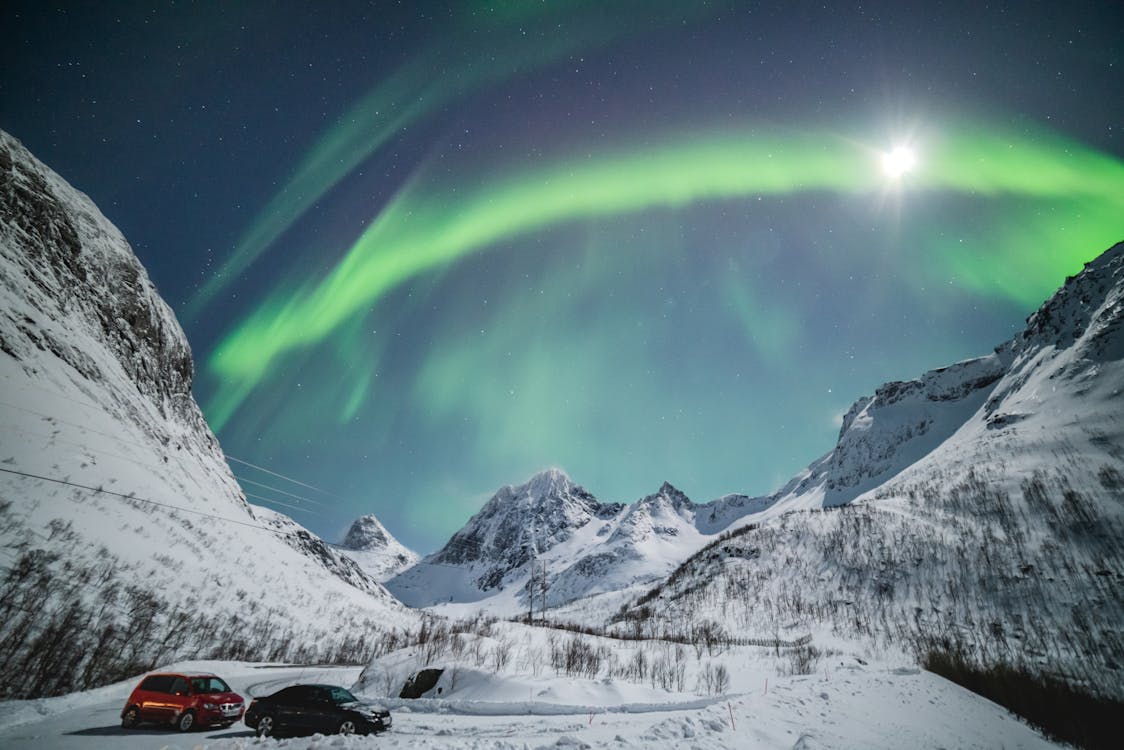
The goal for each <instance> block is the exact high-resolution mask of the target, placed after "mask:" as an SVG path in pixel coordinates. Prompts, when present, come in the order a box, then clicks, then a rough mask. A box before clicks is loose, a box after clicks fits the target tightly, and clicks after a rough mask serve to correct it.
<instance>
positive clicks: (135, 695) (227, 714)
mask: <svg viewBox="0 0 1124 750" xmlns="http://www.w3.org/2000/svg"><path fill="white" fill-rule="evenodd" d="M243 709H244V701H243V700H242V696H240V695H238V693H235V692H234V691H233V690H231V689H230V686H229V685H227V684H226V682H224V681H223V680H222V679H221V678H219V677H217V676H215V675H213V674H209V673H203V672H198V673H196V672H161V673H159V674H150V675H148V676H147V677H145V678H144V679H143V680H141V682H140V684H139V685H137V687H136V688H135V689H134V690H133V692H132V693H131V694H130V695H129V700H127V701H125V708H123V709H122V710H121V726H123V727H125V728H126V729H131V728H133V727H135V726H136V725H137V724H140V723H141V722H142V721H148V722H154V723H157V724H171V725H173V726H174V727H175V728H176V729H178V730H180V731H181V732H187V731H189V730H191V729H194V728H195V727H196V726H197V725H198V726H216V725H217V726H223V727H228V726H230V725H231V724H233V723H234V722H236V721H238V720H239V719H241V718H242V711H243Z"/></svg>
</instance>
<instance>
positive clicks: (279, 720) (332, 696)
mask: <svg viewBox="0 0 1124 750" xmlns="http://www.w3.org/2000/svg"><path fill="white" fill-rule="evenodd" d="M243 721H245V722H246V726H248V727H250V728H251V729H254V730H256V731H257V734H258V736H259V737H269V736H271V735H276V734H288V733H292V734H306V733H307V734H311V733H312V732H320V733H322V734H332V733H337V734H370V733H372V732H384V731H386V730H387V729H389V728H390V723H391V719H390V712H389V711H387V710H386V709H385V708H383V707H382V706H379V705H375V704H373V703H363V702H361V701H360V700H359V699H358V698H356V697H355V696H354V695H352V694H351V693H350V692H348V691H347V690H345V689H343V688H341V687H336V686H334V685H293V686H291V687H287V688H284V689H282V690H278V691H277V692H276V693H274V694H273V695H271V696H269V697H267V698H255V699H254V700H253V702H251V703H250V707H249V708H248V709H246V716H245V717H244V718H243Z"/></svg>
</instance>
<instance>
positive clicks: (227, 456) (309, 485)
mask: <svg viewBox="0 0 1124 750" xmlns="http://www.w3.org/2000/svg"><path fill="white" fill-rule="evenodd" d="M223 455H224V456H226V460H227V461H234V462H236V463H240V464H242V465H243V466H249V467H250V468H251V469H257V470H258V471H264V472H265V473H266V474H270V475H272V476H275V477H277V478H279V479H284V480H285V481H286V482H292V483H293V484H299V485H300V486H301V487H307V488H308V489H310V490H316V491H317V492H320V493H323V494H325V495H333V493H331V492H328V491H327V490H322V489H320V488H319V487H313V486H312V485H311V484H305V483H304V482H301V481H299V480H296V479H293V478H292V477H287V476H285V475H284V474H278V473H277V472H276V471H272V470H270V469H267V468H265V467H264V466H258V465H257V464H252V463H250V462H249V461H243V460H242V459H240V458H235V457H234V456H232V455H230V454H229V453H225V452H224V453H223ZM333 497H339V496H338V495H333Z"/></svg>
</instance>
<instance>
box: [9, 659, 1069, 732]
mask: <svg viewBox="0 0 1124 750" xmlns="http://www.w3.org/2000/svg"><path fill="white" fill-rule="evenodd" d="M190 666H191V668H194V669H210V670H213V671H214V672H216V673H217V674H219V675H221V676H222V677H223V678H224V679H226V680H227V681H228V682H230V683H231V685H232V686H233V687H235V689H236V690H238V691H239V692H240V693H241V694H242V695H243V696H246V697H249V696H251V695H254V694H258V695H261V694H267V693H270V692H272V691H273V690H275V689H277V688H278V687H280V686H282V685H285V684H291V683H293V682H298V681H300V682H330V683H335V684H341V685H350V684H352V683H353V682H354V681H355V680H356V679H357V677H358V674H359V669H358V668H357V667H342V668H341V667H318V668H294V667H277V666H273V667H266V666H261V665H251V664H243V663H194V664H192V665H190ZM134 682H135V681H130V682H128V683H119V684H117V685H110V686H107V687H104V688H99V689H98V690H94V691H90V692H87V693H78V694H74V695H70V696H63V697H61V698H51V699H47V700H42V701H26V702H8V703H0V747H3V748H4V749H5V750H23V749H24V748H28V749H30V748H35V749H36V750H42V749H44V748H46V749H48V750H49V749H51V748H64V749H65V748H83V749H84V750H111V749H116V748H138V750H139V749H141V748H144V749H145V750H158V749H159V750H250V748H255V749H256V748H286V750H326V749H328V748H332V749H333V750H335V749H336V748H343V749H346V748H375V747H377V748H399V749H403V750H404V749H405V748H426V749H430V750H469V749H470V748H471V749H473V750H477V749H481V748H504V749H507V748H511V749H515V748H548V747H553V748H567V747H569V748H580V747H588V748H599V747H618V748H654V749H656V750H663V749H667V750H671V749H672V748H675V749H677V750H678V748H700V749H703V748H705V749H710V748H713V749H714V750H718V749H720V748H747V749H749V748H785V749H788V748H802V749H803V750H812V749H813V748H858V747H862V748H904V747H909V748H939V747H946V748H947V747H957V748H996V747H1003V748H1008V749H1014V748H1026V749H1027V750H1039V749H1044V748H1056V747H1057V746H1056V745H1053V744H1051V743H1049V742H1047V741H1046V740H1044V739H1043V738H1042V737H1041V736H1040V735H1038V734H1037V733H1036V732H1034V731H1033V730H1031V729H1030V728H1029V727H1027V726H1026V725H1025V724H1023V723H1021V722H1019V721H1018V720H1017V719H1015V718H1014V717H1012V716H1011V715H1009V714H1008V713H1007V712H1006V711H1004V710H1003V709H1002V708H1000V707H999V706H996V705H995V704H993V703H990V702H988V701H985V700H983V699H981V698H979V697H978V696H975V695H973V694H971V693H969V692H968V691H966V690H964V689H962V688H960V687H958V686H956V685H954V684H952V683H950V682H947V681H946V680H943V679H941V678H939V677H937V676H935V675H932V674H929V673H927V672H921V671H917V670H913V669H905V668H896V669H895V668H886V667H885V666H880V667H874V666H873V665H871V666H869V667H868V666H863V665H858V664H851V665H840V666H839V667H837V668H836V669H833V670H830V671H827V670H825V671H824V672H823V673H821V674H816V675H810V676H802V677H777V678H774V679H773V680H771V681H770V684H769V687H768V692H765V691H764V690H763V689H762V690H759V691H754V692H751V693H743V694H741V695H737V696H731V697H730V698H729V700H724V701H721V702H719V703H714V704H712V705H709V706H702V707H700V706H697V705H696V706H694V707H691V708H673V707H668V708H667V709H661V710H651V707H645V708H644V709H643V710H641V709H640V707H638V706H631V707H630V706H625V705H622V706H617V707H615V708H612V709H609V710H608V711H605V712H598V713H592V714H576V713H573V714H563V715H550V716H542V715H532V714H528V713H527V710H528V707H527V706H526V705H520V704H517V703H512V704H507V705H506V708H507V712H506V713H504V712H503V709H504V705H501V704H481V705H480V706H478V707H477V708H478V709H479V710H480V711H481V712H478V713H472V714H469V713H463V712H458V711H457V709H456V707H455V705H441V703H440V702H437V701H422V702H418V703H413V704H409V705H404V704H399V703H395V704H393V705H394V707H393V709H392V710H393V713H394V728H393V729H392V730H391V731H390V732H387V733H386V734H383V735H380V736H378V737H320V736H318V735H317V736H314V737H298V738H290V739H283V740H273V739H266V740H259V739H258V738H256V737H254V736H253V733H252V732H250V731H249V730H248V729H247V727H246V726H245V725H243V724H236V725H235V726H233V727H230V728H229V729H225V730H202V731H198V732H192V733H190V734H179V733H178V732H175V731H173V730H170V729H164V728H156V727H146V728H141V729H134V730H125V729H121V728H120V723H119V719H118V716H119V714H120V711H121V707H122V705H123V704H124V701H125V698H126V697H127V695H128V692H129V690H130V689H131V688H132V685H133V684H134ZM487 713H490V714H491V715H486V714H487Z"/></svg>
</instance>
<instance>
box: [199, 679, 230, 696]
mask: <svg viewBox="0 0 1124 750" xmlns="http://www.w3.org/2000/svg"><path fill="white" fill-rule="evenodd" d="M191 692H193V693H197V694H200V695H206V694H208V693H229V692H230V686H229V685H227V684H226V683H225V682H223V681H222V680H220V679H219V678H218V677H192V678H191Z"/></svg>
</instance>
